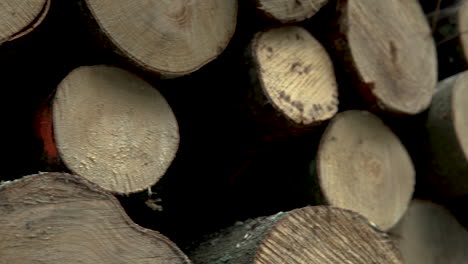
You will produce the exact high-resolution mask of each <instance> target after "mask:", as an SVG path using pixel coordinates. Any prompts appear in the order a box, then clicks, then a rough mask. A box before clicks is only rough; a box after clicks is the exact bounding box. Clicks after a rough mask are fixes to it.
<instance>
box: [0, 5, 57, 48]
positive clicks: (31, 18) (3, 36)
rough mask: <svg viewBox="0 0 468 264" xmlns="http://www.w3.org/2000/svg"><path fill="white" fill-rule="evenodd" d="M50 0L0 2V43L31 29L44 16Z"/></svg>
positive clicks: (15, 37)
mask: <svg viewBox="0 0 468 264" xmlns="http://www.w3.org/2000/svg"><path fill="white" fill-rule="evenodd" d="M49 8H50V0H5V1H2V2H0V44H2V43H4V42H7V41H12V40H15V39H17V38H20V37H22V36H25V35H27V34H28V33H30V32H31V31H33V30H34V29H35V28H36V27H37V26H38V25H39V24H40V23H41V22H42V21H43V20H44V18H45V17H46V15H47V13H48V11H49Z"/></svg>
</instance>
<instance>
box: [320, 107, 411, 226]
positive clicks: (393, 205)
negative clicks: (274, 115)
mask: <svg viewBox="0 0 468 264" xmlns="http://www.w3.org/2000/svg"><path fill="white" fill-rule="evenodd" d="M315 163H316V164H315V166H316V177H317V182H318V185H319V186H320V191H321V192H322V196H323V198H324V202H325V203H326V204H329V205H332V206H337V207H341V208H346V209H350V210H353V211H356V212H358V213H360V214H362V215H364V216H365V217H367V218H368V219H369V220H370V221H372V222H373V223H375V224H376V225H377V226H379V227H380V228H381V229H383V230H388V229H390V228H391V227H393V226H394V225H395V224H396V223H397V222H398V220H399V219H400V218H401V216H402V215H403V214H404V212H405V210H406V208H407V206H408V204H409V202H410V200H411V197H412V195H413V191H414V185H415V170H414V167H413V163H412V160H411V158H410V156H409V154H408V152H407V151H406V149H405V147H404V146H403V145H402V144H401V142H400V140H399V139H398V137H397V136H396V135H395V134H394V133H393V132H392V131H391V130H390V128H389V127H387V126H386V125H385V124H384V123H383V122H382V121H381V120H380V119H379V118H378V117H377V116H375V115H373V114H371V113H369V112H367V111H358V110H348V111H344V112H342V113H340V114H338V115H337V116H336V117H335V118H334V119H332V121H331V122H330V124H329V125H328V127H327V128H326V130H325V132H324V134H323V136H322V138H321V140H320V144H319V148H318V151H317V156H316V160H315Z"/></svg>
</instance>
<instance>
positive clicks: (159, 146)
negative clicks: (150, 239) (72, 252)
mask: <svg viewBox="0 0 468 264" xmlns="http://www.w3.org/2000/svg"><path fill="white" fill-rule="evenodd" d="M52 112H53V128H54V138H55V142H56V145H57V149H58V151H59V154H60V158H61V159H62V160H63V162H64V163H65V165H66V167H67V168H69V169H70V170H71V171H72V172H74V173H76V174H78V175H80V176H82V177H84V178H86V179H87V180H90V181H91V182H93V183H96V184H98V185H99V186H100V187H102V188H104V189H105V190H109V191H112V192H115V193H123V194H127V193H133V192H137V191H142V190H145V189H147V188H148V187H150V186H151V185H153V184H155V183H156V182H157V181H158V180H159V179H160V177H161V176H162V175H164V173H165V172H166V170H167V168H168V167H169V165H170V164H171V163H172V160H173V159H174V157H175V154H176V152H177V149H178V145H179V130H178V124H177V120H176V118H175V116H174V113H173V112H172V109H171V107H170V106H169V104H168V103H167V102H166V100H165V99H164V97H163V96H162V95H161V94H160V93H159V92H158V91H157V90H156V89H155V88H154V87H152V86H151V85H150V84H148V83H147V82H145V81H144V80H142V79H140V78H139V77H137V76H136V75H134V74H131V73H130V72H127V71H125V70H122V69H119V68H115V67H111V66H105V65H97V66H84V67H79V68H77V69H75V70H73V71H72V72H71V73H69V74H68V76H66V77H65V79H64V80H62V82H61V83H60V84H59V86H58V88H57V92H56V94H55V97H54V99H53V110H52Z"/></svg>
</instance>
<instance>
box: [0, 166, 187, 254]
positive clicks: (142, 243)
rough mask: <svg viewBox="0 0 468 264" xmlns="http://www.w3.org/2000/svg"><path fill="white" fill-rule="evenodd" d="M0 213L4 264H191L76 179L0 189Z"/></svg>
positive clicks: (56, 176) (53, 177) (41, 178)
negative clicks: (161, 263)
mask: <svg viewBox="0 0 468 264" xmlns="http://www.w3.org/2000/svg"><path fill="white" fill-rule="evenodd" d="M0 212H1V214H0V223H1V225H0V232H1V233H2V240H1V241H0V252H1V255H2V261H4V262H5V263H18V261H19V262H20V263H34V262H40V263H73V262H76V261H77V260H78V259H79V260H80V262H81V263H106V262H115V263H119V262H127V263H128V262H132V263H148V262H149V261H161V262H163V263H190V262H189V260H188V259H187V257H186V256H185V255H184V254H183V253H182V252H181V251H180V249H178V248H177V247H176V246H175V245H173V244H172V242H170V241H169V240H168V239H167V238H165V237H164V236H162V235H160V234H158V233H156V232H154V231H151V230H147V229H144V228H141V227H139V226H137V225H135V224H134V223H133V222H131V220H130V219H129V218H128V216H127V215H126V214H125V213H124V211H123V209H122V208H121V207H120V205H119V203H118V201H117V200H116V199H115V198H114V196H113V195H111V194H110V193H108V192H105V191H104V190H102V189H101V188H99V187H98V186H96V185H93V184H91V183H89V182H87V181H86V180H84V179H83V178H81V177H79V176H75V175H69V174H64V173H46V174H38V175H31V176H29V177H27V178H25V179H21V180H18V181H17V182H14V183H13V184H10V185H9V186H7V187H6V188H2V189H0ZM116 242H117V243H116Z"/></svg>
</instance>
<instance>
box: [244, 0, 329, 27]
mask: <svg viewBox="0 0 468 264" xmlns="http://www.w3.org/2000/svg"><path fill="white" fill-rule="evenodd" d="M252 1H253V3H254V5H255V8H256V9H257V12H258V13H259V14H260V15H261V16H263V17H264V18H267V19H269V20H273V21H276V22H279V23H292V22H300V21H303V20H305V19H308V18H310V17H312V16H313V15H314V14H315V13H317V12H318V11H319V10H320V8H322V7H323V6H324V5H326V4H327V3H328V0H273V1H271V0H252Z"/></svg>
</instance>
